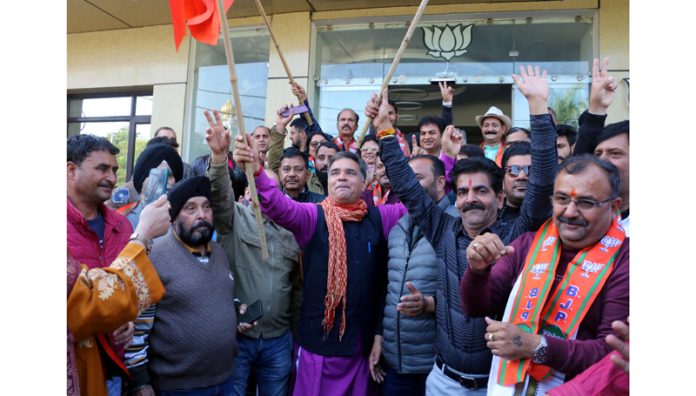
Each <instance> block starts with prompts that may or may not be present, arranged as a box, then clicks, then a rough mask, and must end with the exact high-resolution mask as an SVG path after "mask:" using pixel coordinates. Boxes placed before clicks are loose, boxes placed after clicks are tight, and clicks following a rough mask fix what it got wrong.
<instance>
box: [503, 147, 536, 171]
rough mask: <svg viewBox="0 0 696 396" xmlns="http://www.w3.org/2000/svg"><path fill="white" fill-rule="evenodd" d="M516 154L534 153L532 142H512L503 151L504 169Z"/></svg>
mask: <svg viewBox="0 0 696 396" xmlns="http://www.w3.org/2000/svg"><path fill="white" fill-rule="evenodd" d="M515 155H532V144H531V143H529V142H525V141H522V142H514V143H511V144H510V145H509V146H508V147H507V148H506V149H505V152H503V160H502V161H501V164H502V165H503V169H505V167H506V166H507V163H508V161H509V160H510V157H513V156H515Z"/></svg>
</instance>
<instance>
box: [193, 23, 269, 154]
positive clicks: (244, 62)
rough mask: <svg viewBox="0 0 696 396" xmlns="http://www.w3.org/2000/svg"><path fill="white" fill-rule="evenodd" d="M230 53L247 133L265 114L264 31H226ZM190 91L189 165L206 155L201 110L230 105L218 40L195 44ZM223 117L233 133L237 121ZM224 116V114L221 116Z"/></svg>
mask: <svg viewBox="0 0 696 396" xmlns="http://www.w3.org/2000/svg"><path fill="white" fill-rule="evenodd" d="M230 36H231V40H232V49H233V51H234V61H235V72H236V74H237V86H238V89H239V95H240V97H241V101H242V115H243V116H244V127H245V128H246V130H247V131H251V130H253V129H254V127H256V126H258V125H262V124H263V123H264V118H265V111H266V87H267V80H268V54H269V50H270V37H269V36H268V31H267V30H266V29H265V28H246V29H232V30H231V31H230ZM195 45H196V54H195V70H194V75H195V77H194V89H193V98H192V103H193V106H192V112H193V113H192V114H191V117H190V119H191V124H190V133H189V134H188V137H187V139H188V140H187V144H186V147H187V149H186V150H187V151H186V157H187V160H188V162H189V163H190V162H193V160H194V159H195V158H196V157H199V156H201V155H205V154H208V152H209V149H208V146H207V144H206V143H205V130H206V129H207V128H208V122H207V121H206V119H205V116H204V115H203V110H206V109H207V110H212V109H218V110H220V109H221V108H222V107H223V106H225V104H226V103H227V102H228V101H229V102H230V105H228V107H229V108H230V109H231V115H233V114H235V110H234V109H233V108H232V107H230V106H231V103H233V102H234V100H233V98H232V88H231V84H230V75H229V68H228V66H227V59H226V57H225V48H224V45H223V43H222V38H220V40H219V42H218V45H217V46H216V47H212V46H208V45H201V44H199V43H196V44H195ZM231 115H230V116H229V117H227V122H228V127H230V128H231V131H232V133H233V134H236V133H237V122H236V121H235V120H234V119H232V117H231ZM223 116H225V114H223Z"/></svg>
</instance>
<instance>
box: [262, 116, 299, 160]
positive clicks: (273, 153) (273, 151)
mask: <svg viewBox="0 0 696 396" xmlns="http://www.w3.org/2000/svg"><path fill="white" fill-rule="evenodd" d="M288 108H291V107H290V106H289V105H288V106H283V107H281V108H280V109H278V111H276V123H275V125H273V126H272V127H271V144H270V145H269V146H268V153H267V155H266V162H267V163H268V168H269V169H270V170H272V171H273V172H275V173H278V169H280V161H281V160H282V158H283V146H285V136H286V135H287V133H288V131H287V126H288V123H289V122H290V121H291V120H292V117H293V116H294V114H293V113H292V112H291V113H290V115H289V116H287V117H283V115H282V114H281V113H282V112H283V111H285V110H286V109H288Z"/></svg>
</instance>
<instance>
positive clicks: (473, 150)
mask: <svg viewBox="0 0 696 396" xmlns="http://www.w3.org/2000/svg"><path fill="white" fill-rule="evenodd" d="M459 154H462V155H466V156H467V157H469V158H476V157H485V156H486V154H485V153H484V152H483V149H482V148H481V147H479V146H477V145H475V144H462V147H461V148H460V149H459Z"/></svg>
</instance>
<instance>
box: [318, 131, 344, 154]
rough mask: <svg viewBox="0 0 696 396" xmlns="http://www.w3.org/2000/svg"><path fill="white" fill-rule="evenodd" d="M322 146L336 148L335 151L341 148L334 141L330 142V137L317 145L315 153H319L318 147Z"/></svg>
mask: <svg viewBox="0 0 696 396" xmlns="http://www.w3.org/2000/svg"><path fill="white" fill-rule="evenodd" d="M325 136H326V135H325ZM322 147H326V148H330V149H334V150H336V152H339V151H341V149H339V148H338V146H336V143H334V142H332V141H331V139H328V140H326V141H325V142H321V143H320V144H319V147H317V155H319V149H320V148H322Z"/></svg>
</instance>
